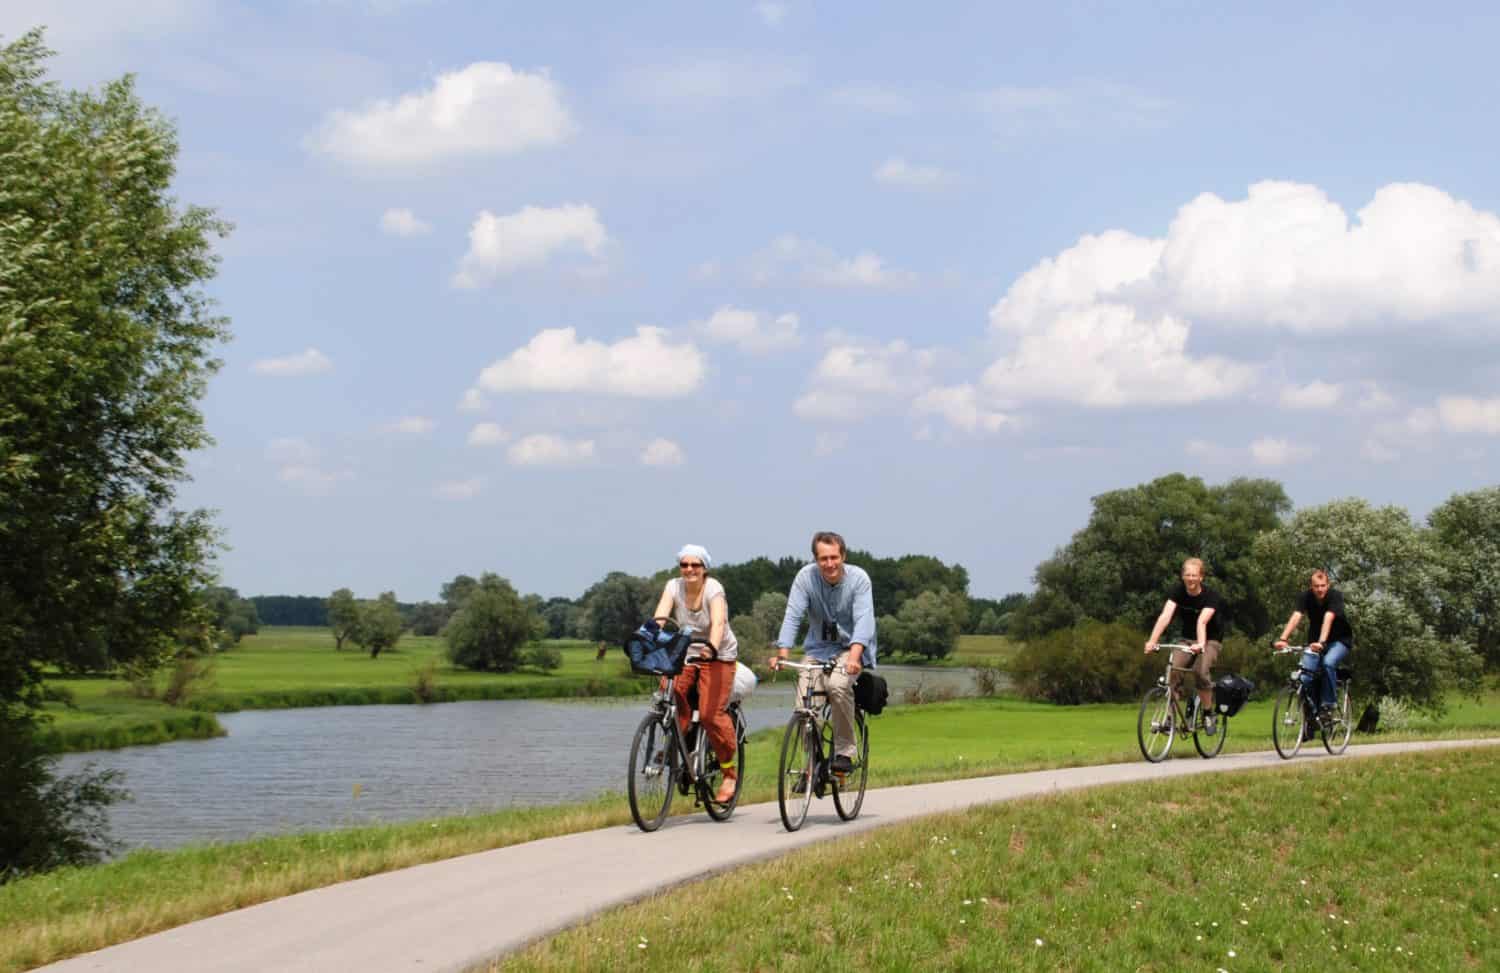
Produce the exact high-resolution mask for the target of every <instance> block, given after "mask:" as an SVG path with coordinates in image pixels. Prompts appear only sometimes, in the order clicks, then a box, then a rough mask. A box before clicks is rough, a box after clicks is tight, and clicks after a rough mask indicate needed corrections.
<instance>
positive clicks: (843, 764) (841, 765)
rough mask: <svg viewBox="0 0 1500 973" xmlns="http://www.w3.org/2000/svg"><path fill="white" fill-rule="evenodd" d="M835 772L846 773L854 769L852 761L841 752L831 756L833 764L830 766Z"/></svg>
mask: <svg viewBox="0 0 1500 973" xmlns="http://www.w3.org/2000/svg"><path fill="white" fill-rule="evenodd" d="M830 769H832V771H833V772H834V773H835V774H847V773H850V772H852V771H853V770H854V761H852V760H850V759H849V758H848V757H846V756H844V755H843V754H839V755H838V756H836V757H834V758H833V766H832V767H831V768H830Z"/></svg>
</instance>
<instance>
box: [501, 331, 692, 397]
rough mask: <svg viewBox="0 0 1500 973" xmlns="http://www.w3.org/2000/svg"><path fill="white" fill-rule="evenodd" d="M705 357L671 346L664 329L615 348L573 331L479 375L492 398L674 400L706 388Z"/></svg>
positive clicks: (539, 341) (552, 334) (551, 336)
mask: <svg viewBox="0 0 1500 973" xmlns="http://www.w3.org/2000/svg"><path fill="white" fill-rule="evenodd" d="M705 370H706V365H705V361H704V357H703V353H702V352H700V351H699V350H698V349H697V348H696V347H694V346H693V345H691V344H675V345H674V344H670V343H669V342H668V335H667V332H666V331H665V330H663V329H661V328H650V327H640V328H637V329H636V331H635V336H634V337H631V338H621V339H620V340H619V341H617V342H615V343H614V344H612V345H606V344H604V343H603V342H601V341H592V340H584V341H580V340H579V339H578V333H577V332H576V331H575V330H574V329H573V328H550V329H548V330H545V331H542V332H539V333H538V334H537V335H536V336H535V337H534V338H532V339H531V341H530V342H528V343H527V344H526V346H525V347H523V348H519V349H517V350H516V351H514V352H512V353H511V354H510V356H509V357H507V358H503V359H501V360H500V361H497V362H495V363H494V364H492V365H490V366H489V367H488V368H486V369H485V370H484V371H483V372H481V373H480V374H479V382H478V385H479V387H480V388H481V389H483V390H485V391H488V392H515V391H536V392H591V393H596V394H602V395H620V396H627V397H631V398H641V399H673V398H680V397H682V396H684V395H689V394H691V393H692V392H694V391H696V390H697V389H698V387H699V386H700V385H702V384H703V376H704V372H705Z"/></svg>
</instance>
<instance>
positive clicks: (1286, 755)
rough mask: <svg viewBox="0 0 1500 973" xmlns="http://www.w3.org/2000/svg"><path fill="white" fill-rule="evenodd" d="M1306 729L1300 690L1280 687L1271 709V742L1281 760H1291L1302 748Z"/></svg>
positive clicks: (1305, 716) (1304, 707)
mask: <svg viewBox="0 0 1500 973" xmlns="http://www.w3.org/2000/svg"><path fill="white" fill-rule="evenodd" d="M1306 729H1307V707H1306V706H1305V705H1304V704H1303V701H1302V691H1301V690H1300V689H1299V688H1295V687H1292V686H1283V687H1281V689H1280V691H1278V692H1277V693H1276V701H1275V705H1274V706H1273V708H1272V711H1271V742H1272V743H1274V744H1275V745H1276V753H1277V754H1279V755H1280V757H1281V759H1282V760H1291V759H1292V758H1293V757H1295V756H1296V755H1297V751H1298V750H1301V749H1302V737H1303V735H1304V732H1305V731H1306Z"/></svg>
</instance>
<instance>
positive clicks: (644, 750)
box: [625, 713, 677, 832]
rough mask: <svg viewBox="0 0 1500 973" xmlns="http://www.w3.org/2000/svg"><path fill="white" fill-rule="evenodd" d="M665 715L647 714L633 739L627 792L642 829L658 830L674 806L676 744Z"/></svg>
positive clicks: (631, 813) (631, 808) (632, 811)
mask: <svg viewBox="0 0 1500 973" xmlns="http://www.w3.org/2000/svg"><path fill="white" fill-rule="evenodd" d="M672 736H673V734H672V731H671V730H670V729H669V728H668V727H667V724H666V722H665V717H663V716H661V715H660V714H657V713H648V714H647V715H646V716H645V717H643V718H642V719H641V723H640V726H638V727H636V730H635V736H634V738H632V739H631V741H630V769H629V776H628V777H627V778H626V788H625V789H626V792H627V793H628V794H629V795H630V816H631V817H632V818H634V819H635V824H636V827H638V828H640V829H641V830H642V831H648V832H649V831H655V830H656V829H657V828H659V827H661V823H662V822H663V821H665V820H666V818H667V812H668V811H670V810H671V809H672V792H673V790H675V787H674V782H675V781H676V778H677V747H676V746H674V745H673V744H674V741H673V739H672Z"/></svg>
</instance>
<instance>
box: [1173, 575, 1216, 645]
mask: <svg viewBox="0 0 1500 973" xmlns="http://www.w3.org/2000/svg"><path fill="white" fill-rule="evenodd" d="M1167 597H1168V598H1170V599H1171V600H1172V602H1173V603H1174V604H1176V605H1177V617H1178V618H1180V619H1182V629H1181V631H1182V637H1183V638H1184V639H1185V640H1187V641H1189V642H1196V641H1198V613H1199V612H1201V611H1203V609H1205V608H1212V609H1213V610H1214V614H1213V617H1212V618H1210V619H1209V620H1208V640H1209V641H1210V642H1222V641H1224V602H1223V601H1222V600H1221V599H1220V598H1219V596H1218V594H1217V593H1216V592H1214V591H1213V590H1212V589H1210V588H1207V587H1204V588H1199V589H1198V593H1197V594H1196V595H1190V594H1188V590H1187V585H1185V584H1183V583H1182V582H1181V581H1179V582H1177V587H1175V588H1173V589H1172V593H1171V594H1170V595H1168V596H1167Z"/></svg>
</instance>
